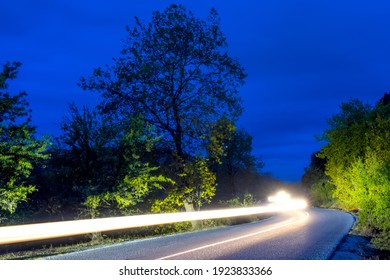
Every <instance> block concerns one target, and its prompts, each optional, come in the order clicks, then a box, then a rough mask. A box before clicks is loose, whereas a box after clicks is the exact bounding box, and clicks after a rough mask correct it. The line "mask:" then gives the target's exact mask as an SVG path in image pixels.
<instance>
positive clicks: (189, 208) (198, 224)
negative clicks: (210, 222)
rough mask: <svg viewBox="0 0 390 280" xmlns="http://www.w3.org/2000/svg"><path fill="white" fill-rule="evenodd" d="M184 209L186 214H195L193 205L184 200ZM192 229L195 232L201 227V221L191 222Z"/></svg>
mask: <svg viewBox="0 0 390 280" xmlns="http://www.w3.org/2000/svg"><path fill="white" fill-rule="evenodd" d="M184 208H185V209H186V212H196V211H195V207H194V203H193V202H192V201H190V200H189V199H184ZM191 225H192V229H194V230H197V229H200V228H201V227H202V221H201V220H198V221H191Z"/></svg>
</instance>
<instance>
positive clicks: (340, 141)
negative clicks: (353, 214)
mask: <svg viewBox="0 0 390 280" xmlns="http://www.w3.org/2000/svg"><path fill="white" fill-rule="evenodd" d="M371 110H372V108H371V106H370V105H369V104H364V103H363V102H362V101H360V100H358V99H351V100H350V101H349V102H346V103H344V102H343V103H342V104H341V112H340V113H339V114H336V115H334V116H332V118H331V119H329V120H328V124H329V128H328V129H327V130H325V132H324V134H323V136H322V138H320V140H324V141H327V142H328V144H327V145H325V146H324V147H322V149H321V151H320V153H319V155H318V156H319V157H320V158H323V159H326V166H325V174H326V175H327V176H329V177H330V179H331V183H332V184H333V185H336V186H337V190H336V192H337V191H340V192H339V193H342V194H343V195H345V197H344V198H343V199H341V200H339V202H340V203H342V204H343V205H342V207H346V208H354V206H353V205H349V206H347V204H346V203H347V201H348V200H349V198H348V197H347V196H349V192H348V189H349V188H350V185H349V182H348V180H346V179H345V178H346V176H345V174H346V172H348V168H350V167H351V165H352V163H353V162H354V160H355V159H356V158H358V157H362V156H364V154H365V151H366V147H367V145H368V141H369V137H367V136H368V135H367V134H366V132H367V130H368V126H367V121H368V119H369V117H370V113H371Z"/></svg>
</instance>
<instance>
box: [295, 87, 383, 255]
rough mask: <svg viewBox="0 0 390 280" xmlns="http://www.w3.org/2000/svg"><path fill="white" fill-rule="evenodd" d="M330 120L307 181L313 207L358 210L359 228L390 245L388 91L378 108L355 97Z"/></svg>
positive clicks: (375, 239)
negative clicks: (323, 142) (323, 143)
mask: <svg viewBox="0 0 390 280" xmlns="http://www.w3.org/2000/svg"><path fill="white" fill-rule="evenodd" d="M328 124H329V127H328V129H326V130H325V131H324V133H323V135H322V136H321V137H319V138H320V140H323V141H326V142H327V144H326V145H324V146H323V147H322V149H321V150H320V151H319V152H317V153H315V154H313V156H312V159H311V164H310V167H308V168H307V169H306V172H305V175H304V176H303V178H302V182H303V185H304V186H305V187H306V188H307V189H308V190H309V191H310V194H311V198H312V202H313V204H314V205H315V206H322V207H336V208H341V209H344V210H347V211H353V212H356V213H357V215H358V225H359V228H360V230H361V231H362V232H364V233H365V234H368V235H370V236H373V237H374V243H375V244H376V245H377V246H379V247H382V248H386V249H389V248H390V242H389V234H390V220H389V216H390V94H389V93H385V94H384V96H383V97H382V98H380V100H378V101H377V103H376V104H375V105H374V106H372V105H370V104H368V103H364V102H362V101H361V100H359V99H353V98H352V99H350V100H349V101H348V102H344V103H342V104H341V106H340V112H339V113H338V114H336V115H334V116H332V118H330V119H329V120H328Z"/></svg>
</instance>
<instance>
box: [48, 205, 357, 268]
mask: <svg viewBox="0 0 390 280" xmlns="http://www.w3.org/2000/svg"><path fill="white" fill-rule="evenodd" d="M353 223H354V218H353V216H352V215H350V214H348V213H345V212H341V211H336V210H329V209H318V208H313V209H308V210H305V211H295V212H291V213H289V214H284V215H278V216H274V217H272V218H269V219H267V220H263V221H259V222H254V223H250V224H243V225H238V226H230V227H223V228H217V229H212V230H205V231H200V232H190V233H184V234H176V235H170V236H164V237H157V238H150V239H142V240H137V241H130V242H124V243H120V244H116V245H113V246H107V247H102V248H97V249H90V250H86V251H81V252H77V253H71V254H65V255H60V256H55V257H51V258H48V259H62V260H68V259H69V260H70V259H72V260H87V259H89V260H127V259H136V260H145V259H147V260H151V259H181V260H186V259H187V260H193V259H200V260H206V259H215V260H216V259H219V260H256V259H268V260H284V259H288V260H303V259H314V260H323V259H329V258H330V257H331V255H332V253H333V252H334V250H335V249H336V247H337V246H338V244H339V243H340V241H341V240H342V239H343V237H344V236H345V235H346V234H347V233H348V231H349V230H350V228H351V227H352V225H353Z"/></svg>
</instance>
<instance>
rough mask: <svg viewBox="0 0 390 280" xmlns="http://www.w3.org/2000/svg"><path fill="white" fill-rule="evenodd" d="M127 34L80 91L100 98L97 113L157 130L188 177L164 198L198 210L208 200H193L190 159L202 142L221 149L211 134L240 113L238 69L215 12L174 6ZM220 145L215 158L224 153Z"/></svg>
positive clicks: (83, 81) (240, 77) (138, 23)
mask: <svg viewBox="0 0 390 280" xmlns="http://www.w3.org/2000/svg"><path fill="white" fill-rule="evenodd" d="M127 31H128V36H127V37H126V38H125V40H124V47H123V49H122V52H121V56H120V57H119V58H117V59H115V64H114V65H113V66H111V67H107V68H106V69H102V68H98V69H96V70H95V71H94V73H93V75H92V76H91V77H90V78H88V79H85V78H82V79H81V86H82V87H83V88H84V89H88V90H93V91H97V92H99V93H101V94H102V97H103V98H102V103H101V104H100V109H101V111H102V112H109V113H112V112H115V113H116V114H118V115H120V116H121V117H122V118H126V116H127V115H128V114H129V113H131V114H141V115H142V116H143V117H144V120H145V122H146V123H148V124H151V125H152V126H153V127H154V128H155V129H156V132H157V134H158V135H161V136H162V139H161V140H162V142H163V143H165V146H166V147H168V149H171V150H173V151H172V154H174V155H175V160H176V166H175V168H176V172H177V173H179V174H183V175H184V174H187V175H185V176H181V177H178V178H177V179H178V180H175V182H176V185H175V187H174V188H173V189H171V190H167V192H168V194H169V195H168V196H169V197H170V196H173V197H175V196H176V194H178V193H180V195H181V196H182V197H185V198H186V199H185V200H184V201H186V202H188V203H189V204H191V203H195V204H196V205H192V207H195V206H196V207H198V206H199V205H201V203H200V201H201V200H206V201H207V198H205V197H203V198H202V194H200V195H199V197H200V198H196V199H193V198H192V197H193V195H192V193H193V192H194V191H193V187H192V186H191V184H190V183H191V182H190V181H191V180H193V179H191V176H192V175H191V172H193V171H191V170H200V169H201V167H199V166H197V167H193V165H194V164H193V163H192V158H194V157H196V156H198V155H204V154H205V150H206V147H205V146H206V145H207V144H208V143H210V142H214V143H216V142H219V139H218V138H219V136H218V137H215V136H213V135H211V134H212V133H211V130H212V128H213V124H215V123H216V122H217V121H218V120H221V119H222V118H226V119H227V120H229V121H230V122H232V123H233V122H234V121H235V120H236V119H237V117H238V116H239V115H240V114H241V112H242V106H241V99H240V97H239V95H238V90H237V89H238V87H240V86H242V85H243V82H244V78H245V76H246V74H245V73H244V69H243V68H242V67H241V65H240V64H239V63H238V61H237V60H236V59H234V58H231V57H230V56H229V54H228V51H227V43H226V38H225V36H224V35H223V34H222V32H221V31H220V28H219V18H218V15H217V13H216V11H215V10H214V9H212V10H211V11H210V14H209V16H208V17H207V19H206V20H202V19H198V18H196V17H194V15H193V14H192V13H191V12H189V11H187V10H186V9H185V8H184V7H183V6H181V5H175V4H173V5H170V6H169V7H168V8H167V9H166V10H164V11H163V12H158V11H156V12H154V13H153V15H152V19H151V22H150V23H149V24H145V23H143V22H142V21H140V20H139V19H137V18H136V23H135V27H134V28H129V27H128V28H127ZM209 137H211V138H212V139H211V140H210V139H209ZM209 140H210V141H209ZM218 145H219V147H216V149H215V153H216V154H220V153H222V151H223V147H222V145H220V144H219V143H218ZM198 164H199V163H196V164H195V165H198ZM185 169H187V170H185ZM196 172H199V171H196ZM204 172H205V173H207V172H206V171H204ZM208 177H209V178H211V177H212V176H211V175H208ZM201 180H203V181H207V179H206V178H202V179H201ZM210 180H212V179H210ZM210 180H209V181H210ZM207 184H208V185H211V183H207ZM197 185H198V184H197ZM195 192H196V191H195ZM205 192H207V191H202V192H201V193H205ZM207 196H210V194H208V195H206V197H207ZM169 200H171V201H174V200H175V198H172V199H169Z"/></svg>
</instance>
